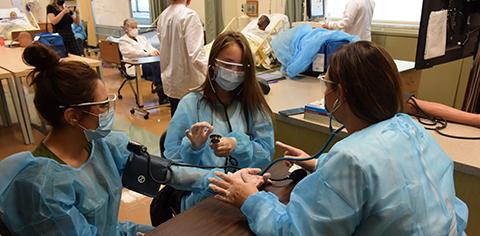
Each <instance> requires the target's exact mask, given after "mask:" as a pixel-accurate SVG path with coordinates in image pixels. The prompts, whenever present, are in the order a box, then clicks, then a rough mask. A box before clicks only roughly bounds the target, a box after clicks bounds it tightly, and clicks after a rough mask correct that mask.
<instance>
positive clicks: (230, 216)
mask: <svg viewBox="0 0 480 236" xmlns="http://www.w3.org/2000/svg"><path fill="white" fill-rule="evenodd" d="M284 163H285V162H280V163H278V164H276V165H275V166H274V167H273V168H272V170H271V171H270V172H271V173H272V174H274V175H275V176H286V175H287V174H288V168H287V167H286V166H285V164H284ZM294 187H295V185H294V184H293V183H292V182H291V181H290V180H288V181H282V182H275V183H273V184H271V185H268V186H266V187H265V190H266V191H268V192H272V193H274V194H275V195H277V196H278V198H279V199H280V201H281V202H283V203H288V201H289V200H290V192H291V191H292V190H293V188H294ZM146 235H150V236H154V235H163V236H164V235H175V236H176V235H254V234H253V233H252V231H250V228H249V227H248V222H247V219H246V218H245V216H244V215H243V213H242V212H241V211H240V209H238V208H236V207H233V206H231V205H229V204H226V203H223V202H221V201H219V200H217V199H215V198H213V197H210V198H207V199H205V200H204V201H202V202H200V203H198V204H197V205H195V206H194V207H192V208H190V209H189V210H187V211H185V212H184V213H182V214H180V215H178V216H176V217H174V218H172V219H171V220H169V221H167V222H165V223H163V224H161V225H159V226H158V227H156V228H155V230H153V231H152V232H150V233H148V234H146Z"/></svg>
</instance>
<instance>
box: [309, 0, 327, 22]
mask: <svg viewBox="0 0 480 236" xmlns="http://www.w3.org/2000/svg"><path fill="white" fill-rule="evenodd" d="M307 16H308V18H309V19H313V18H319V17H324V16H325V3H324V1H323V0H307Z"/></svg>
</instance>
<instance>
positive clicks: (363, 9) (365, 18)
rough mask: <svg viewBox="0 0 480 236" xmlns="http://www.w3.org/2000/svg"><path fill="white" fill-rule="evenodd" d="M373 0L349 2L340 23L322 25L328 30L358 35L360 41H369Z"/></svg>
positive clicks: (330, 22)
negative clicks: (338, 30)
mask: <svg viewBox="0 0 480 236" xmlns="http://www.w3.org/2000/svg"><path fill="white" fill-rule="evenodd" d="M374 8H375V1H374V0H349V1H348V2H347V4H346V5H345V10H344V12H343V18H342V20H340V21H327V22H325V24H323V27H324V28H328V29H343V31H345V32H346V33H349V34H352V35H358V37H360V39H361V40H367V41H371V40H372V36H371V28H372V18H373V10H374Z"/></svg>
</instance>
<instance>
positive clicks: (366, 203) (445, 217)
mask: <svg viewBox="0 0 480 236" xmlns="http://www.w3.org/2000/svg"><path fill="white" fill-rule="evenodd" d="M322 82H323V83H324V84H325V86H326V91H325V95H324V96H325V97H324V98H325V104H326V108H327V109H328V110H329V111H330V114H331V118H332V117H334V118H335V119H336V120H337V121H339V122H340V123H342V124H343V125H344V126H345V128H346V129H347V131H348V134H349V136H348V137H346V138H344V139H343V140H341V141H339V142H337V143H336V144H335V145H334V146H333V147H332V148H331V150H330V151H329V152H328V153H326V154H323V155H321V156H320V157H319V158H318V160H311V161H308V162H307V161H306V162H297V164H298V165H301V166H302V167H303V168H305V169H307V170H309V171H311V172H312V174H310V175H309V176H307V177H306V178H304V179H303V180H302V181H300V182H299V183H298V184H297V185H296V186H295V188H294V189H293V191H292V193H291V196H290V202H289V203H288V204H283V203H280V202H279V200H278V198H277V197H276V196H275V195H274V194H272V193H268V192H265V191H259V190H258V189H257V187H256V186H255V184H254V183H250V179H251V177H252V176H250V175H248V174H244V175H243V176H241V178H238V177H232V176H227V175H225V174H223V173H221V172H218V173H217V175H218V176H219V177H221V178H223V180H219V179H216V178H212V179H211V180H210V181H211V183H212V185H211V188H212V189H213V190H214V191H216V192H217V193H218V194H217V195H216V197H217V198H218V199H220V200H222V201H225V202H227V203H230V204H233V205H234V206H237V207H239V208H240V210H241V211H242V212H243V214H244V215H245V216H246V217H247V219H248V224H249V226H250V228H251V229H252V231H253V232H254V233H255V234H257V235H465V233H464V231H465V227H466V224H467V216H468V210H467V206H466V205H465V204H464V203H463V202H462V201H461V200H460V199H458V198H457V197H456V196H455V188H454V183H453V162H452V160H451V159H450V158H449V157H448V156H447V155H446V154H445V152H444V151H443V150H442V149H441V148H440V146H439V145H438V144H437V143H436V142H435V140H434V139H433V137H432V136H431V135H430V133H428V132H427V131H426V130H425V129H424V128H423V127H422V126H420V125H419V124H418V123H417V122H416V121H414V120H413V119H412V118H411V117H410V116H408V115H405V114H402V113H400V112H401V111H402V104H403V101H402V92H401V88H400V76H399V72H398V70H397V68H396V66H395V63H394V62H393V60H392V58H391V57H390V56H389V55H388V53H387V52H386V51H385V50H384V49H382V48H380V47H378V46H375V45H374V44H373V43H370V42H366V41H360V42H356V43H353V44H349V45H346V46H344V47H342V48H340V49H339V50H338V51H337V52H336V54H335V55H333V57H332V58H331V63H330V67H329V69H328V71H327V74H326V76H325V77H324V78H323V80H322ZM319 96H321V93H320V91H319ZM278 146H279V147H280V148H284V149H285V150H286V152H285V153H286V155H289V156H294V157H306V156H309V155H308V154H307V153H305V152H303V151H302V150H300V149H297V148H294V147H291V146H288V145H286V144H282V143H278ZM320 146H321V144H319V147H320ZM253 179H255V178H253Z"/></svg>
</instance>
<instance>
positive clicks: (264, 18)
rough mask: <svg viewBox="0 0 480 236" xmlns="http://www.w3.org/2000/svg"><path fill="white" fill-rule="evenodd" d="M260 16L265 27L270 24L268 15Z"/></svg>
mask: <svg viewBox="0 0 480 236" xmlns="http://www.w3.org/2000/svg"><path fill="white" fill-rule="evenodd" d="M260 18H263V20H264V21H265V27H267V26H268V25H269V24H270V18H268V16H266V15H262V16H261V17H260Z"/></svg>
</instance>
